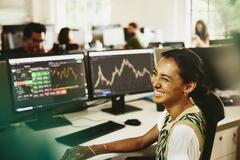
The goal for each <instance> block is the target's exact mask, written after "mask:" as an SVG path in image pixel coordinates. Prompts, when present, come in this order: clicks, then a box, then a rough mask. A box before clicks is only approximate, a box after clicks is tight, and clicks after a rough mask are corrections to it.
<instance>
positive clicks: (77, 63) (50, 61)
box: [9, 54, 87, 111]
mask: <svg viewBox="0 0 240 160" xmlns="http://www.w3.org/2000/svg"><path fill="white" fill-rule="evenodd" d="M9 64H10V74H11V84H12V93H13V99H14V104H15V107H16V110H17V111H24V110H28V109H32V108H33V107H42V106H43V105H44V104H46V105H47V104H51V103H59V102H64V101H70V100H78V99H82V98H84V97H86V96H87V90H86V78H85V69H84V62H83V55H82V54H79V55H64V56H63V55H62V56H44V57H32V58H16V59H10V60H9Z"/></svg>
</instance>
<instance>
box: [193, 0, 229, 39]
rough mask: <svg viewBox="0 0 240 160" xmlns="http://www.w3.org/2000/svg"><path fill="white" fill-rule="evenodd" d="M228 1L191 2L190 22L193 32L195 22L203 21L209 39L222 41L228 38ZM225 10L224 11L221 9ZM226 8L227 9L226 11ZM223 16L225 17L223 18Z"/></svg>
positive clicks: (205, 0) (200, 0)
mask: <svg viewBox="0 0 240 160" xmlns="http://www.w3.org/2000/svg"><path fill="white" fill-rule="evenodd" d="M229 1H230V0H228V1H227V0H191V3H192V5H191V17H192V18H191V21H192V31H193V32H194V29H195V24H196V22H197V20H200V19H201V20H203V21H204V22H205V23H206V25H207V29H208V32H209V35H210V39H224V38H229V36H230V34H229V33H230V28H231V27H230V25H231V24H230V23H228V22H229V21H228V17H227V15H229V14H228V13H227V14H225V13H226V12H225V11H227V10H229V11H230V10H231V8H228V7H227V6H226V5H231V3H229ZM226 2H227V3H226ZM223 8H225V9H223ZM226 8H228V9H226ZM224 14H225V16H223V15H224Z"/></svg>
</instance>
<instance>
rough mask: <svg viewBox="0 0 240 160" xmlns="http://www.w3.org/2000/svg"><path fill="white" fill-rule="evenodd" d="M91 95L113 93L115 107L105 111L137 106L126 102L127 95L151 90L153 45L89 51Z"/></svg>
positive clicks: (128, 109) (124, 111)
mask: <svg viewBox="0 0 240 160" xmlns="http://www.w3.org/2000/svg"><path fill="white" fill-rule="evenodd" d="M88 56H89V57H88V58H89V61H88V62H89V67H90V68H89V71H90V75H91V79H90V89H89V90H90V91H89V93H90V95H91V96H92V98H101V97H111V99H112V108H107V109H104V111H106V112H110V113H113V114H121V113H126V112H130V111H134V110H138V109H136V108H134V107H130V106H126V105H125V102H124V95H127V94H134V93H143V92H150V91H152V85H151V81H150V77H151V73H152V70H153V68H154V56H153V49H136V50H115V51H90V52H88Z"/></svg>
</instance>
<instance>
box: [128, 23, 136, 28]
mask: <svg viewBox="0 0 240 160" xmlns="http://www.w3.org/2000/svg"><path fill="white" fill-rule="evenodd" d="M128 25H129V26H132V27H133V28H135V29H137V28H138V25H137V23H135V22H131V23H129V24H128Z"/></svg>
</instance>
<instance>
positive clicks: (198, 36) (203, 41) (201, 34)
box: [192, 20, 209, 47]
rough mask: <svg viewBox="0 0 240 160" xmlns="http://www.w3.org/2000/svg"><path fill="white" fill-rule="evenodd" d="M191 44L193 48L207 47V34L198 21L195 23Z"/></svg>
mask: <svg viewBox="0 0 240 160" xmlns="http://www.w3.org/2000/svg"><path fill="white" fill-rule="evenodd" d="M192 44H193V47H209V34H208V32H207V27H206V25H205V23H204V22H203V21H202V20H198V21H197V23H196V26H195V34H194V36H193V39H192Z"/></svg>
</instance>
